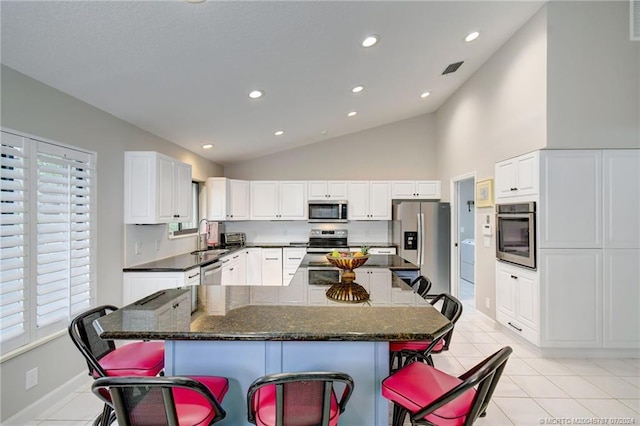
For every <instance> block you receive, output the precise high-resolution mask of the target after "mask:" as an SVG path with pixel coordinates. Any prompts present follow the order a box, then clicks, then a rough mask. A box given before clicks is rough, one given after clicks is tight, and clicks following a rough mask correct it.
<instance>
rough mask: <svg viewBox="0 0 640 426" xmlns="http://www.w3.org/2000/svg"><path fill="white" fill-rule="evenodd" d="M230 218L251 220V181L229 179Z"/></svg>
mask: <svg viewBox="0 0 640 426" xmlns="http://www.w3.org/2000/svg"><path fill="white" fill-rule="evenodd" d="M228 200H229V201H228V205H229V217H228V220H249V182H248V181H246V180H236V179H229V191H228Z"/></svg>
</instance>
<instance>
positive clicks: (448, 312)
mask: <svg viewBox="0 0 640 426" xmlns="http://www.w3.org/2000/svg"><path fill="white" fill-rule="evenodd" d="M440 302H442V306H441V308H440V312H441V313H442V315H444V316H445V317H447V318H448V319H449V321H451V323H452V324H454V325H455V323H456V322H457V321H458V319H460V316H461V315H462V302H460V301H459V300H458V299H456V298H455V297H453V296H452V295H450V294H448V293H443V294H440V295H438V296H436V297H435V298H434V299H433V300H432V301H431V302H430V303H431V304H432V305H434V306H437V305H438V303H440ZM452 337H453V327H451V329H450V330H449V331H448V332H447V333H446V334H445V335H444V336H443V337H442V339H437V340H435V341H430V340H428V341H417V342H390V343H389V371H391V372H393V371H395V370H397V369H399V368H401V367H403V366H405V365H407V364H409V363H411V362H414V361H422V362H426V363H427V364H429V365H431V366H433V359H432V358H431V354H434V353H440V352H442V351H447V350H449V345H450V344H451V338H452Z"/></svg>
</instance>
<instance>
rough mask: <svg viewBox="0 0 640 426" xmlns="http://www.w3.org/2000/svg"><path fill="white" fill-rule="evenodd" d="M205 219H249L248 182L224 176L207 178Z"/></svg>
mask: <svg viewBox="0 0 640 426" xmlns="http://www.w3.org/2000/svg"><path fill="white" fill-rule="evenodd" d="M207 219H209V220H217V221H225V220H249V182H248V181H246V180H237V179H227V178H224V177H215V178H209V179H207Z"/></svg>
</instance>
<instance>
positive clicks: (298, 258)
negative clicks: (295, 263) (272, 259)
mask: <svg viewBox="0 0 640 426" xmlns="http://www.w3.org/2000/svg"><path fill="white" fill-rule="evenodd" d="M287 259H289V260H302V258H301V257H288V258H287Z"/></svg>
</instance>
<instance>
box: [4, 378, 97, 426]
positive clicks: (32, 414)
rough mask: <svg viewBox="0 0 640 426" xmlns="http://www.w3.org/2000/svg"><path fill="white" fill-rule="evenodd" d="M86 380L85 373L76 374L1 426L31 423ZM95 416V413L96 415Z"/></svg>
mask: <svg viewBox="0 0 640 426" xmlns="http://www.w3.org/2000/svg"><path fill="white" fill-rule="evenodd" d="M87 379H88V376H87V373H86V371H85V372H83V373H80V374H78V375H77V376H75V377H74V378H72V379H71V380H69V381H67V382H65V383H64V384H63V385H62V386H60V387H58V388H56V389H55V390H54V391H52V392H49V393H48V394H46V395H45V396H43V397H42V398H40V399H39V400H37V401H36V402H34V403H33V404H31V405H29V406H28V407H26V408H24V409H22V410H20V411H19V412H18V413H16V414H15V415H13V416H12V417H9V418H8V419H7V420H5V421H3V422H2V425H3V426H5V425H6V426H10V425H16V426H18V425H25V424H28V423H29V422H33V420H34V419H36V418H37V417H38V416H39V415H40V414H42V413H44V412H45V411H46V410H48V409H49V408H51V407H53V406H54V405H55V404H57V403H58V402H60V395H68V394H70V393H73V392H75V391H76V390H77V389H78V388H79V387H80V386H82V384H83V383H86V382H87ZM96 414H97V413H96Z"/></svg>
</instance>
